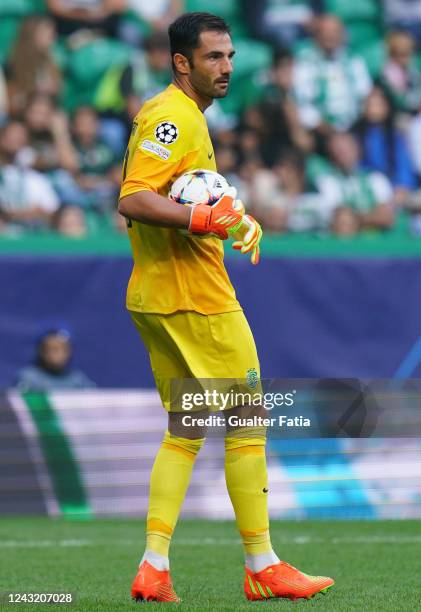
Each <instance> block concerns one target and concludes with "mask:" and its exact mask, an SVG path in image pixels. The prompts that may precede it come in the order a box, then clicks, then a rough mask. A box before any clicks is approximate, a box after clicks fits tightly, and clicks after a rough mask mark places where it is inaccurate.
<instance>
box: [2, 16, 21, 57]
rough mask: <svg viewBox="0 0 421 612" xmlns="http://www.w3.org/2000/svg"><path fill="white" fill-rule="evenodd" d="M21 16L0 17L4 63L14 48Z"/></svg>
mask: <svg viewBox="0 0 421 612" xmlns="http://www.w3.org/2000/svg"><path fill="white" fill-rule="evenodd" d="M20 23H21V19H20V18H19V17H10V16H5V17H3V16H1V17H0V63H2V64H4V63H5V61H6V60H7V58H8V56H9V53H10V51H11V49H12V46H13V43H14V41H15V39H16V35H17V32H18V29H19V25H20Z"/></svg>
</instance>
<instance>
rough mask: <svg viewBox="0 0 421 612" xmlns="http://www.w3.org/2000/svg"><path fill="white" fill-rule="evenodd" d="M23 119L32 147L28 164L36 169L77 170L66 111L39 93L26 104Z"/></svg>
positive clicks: (46, 170) (42, 170)
mask: <svg viewBox="0 0 421 612" xmlns="http://www.w3.org/2000/svg"><path fill="white" fill-rule="evenodd" d="M25 122H26V127H27V128H28V130H29V145H30V148H31V149H32V151H33V161H32V164H31V166H32V167H33V168H34V169H35V170H39V171H40V172H50V171H53V170H57V169H58V168H62V169H64V170H68V171H69V172H75V171H76V170H77V167H78V165H77V164H78V162H77V155H76V152H75V150H74V147H73V145H72V142H71V137H70V130H69V125H68V119H67V115H65V113H64V112H63V111H61V110H58V109H57V107H56V106H55V104H54V103H53V101H52V100H51V98H49V97H48V96H45V95H41V94H38V95H36V96H34V97H33V98H32V99H31V100H30V101H29V104H28V106H27V109H26V112H25Z"/></svg>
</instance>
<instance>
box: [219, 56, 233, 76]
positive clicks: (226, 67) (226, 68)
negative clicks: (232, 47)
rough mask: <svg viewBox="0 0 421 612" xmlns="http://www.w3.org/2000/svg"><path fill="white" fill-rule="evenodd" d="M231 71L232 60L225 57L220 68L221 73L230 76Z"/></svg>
mask: <svg viewBox="0 0 421 612" xmlns="http://www.w3.org/2000/svg"><path fill="white" fill-rule="evenodd" d="M232 71H233V65H232V59H231V58H230V57H226V58H225V61H224V63H223V66H222V72H223V73H224V74H231V73H232Z"/></svg>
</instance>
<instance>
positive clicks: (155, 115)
mask: <svg viewBox="0 0 421 612" xmlns="http://www.w3.org/2000/svg"><path fill="white" fill-rule="evenodd" d="M197 168H204V169H207V170H216V164H215V154H214V151H213V147H212V143H211V140H210V137H209V132H208V127H207V124H206V119H205V117H204V115H203V113H202V112H201V111H200V109H199V107H198V106H197V104H196V102H194V100H192V99H191V98H189V97H188V96H186V94H184V93H183V92H182V91H181V90H180V89H179V88H178V87H176V86H175V85H170V86H169V87H168V88H167V89H165V91H163V92H162V93H160V94H158V95H157V96H155V97H154V98H152V99H151V100H148V101H147V102H146V103H145V104H144V105H143V106H142V108H141V110H140V111H139V113H138V114H137V116H136V118H135V121H134V123H133V130H132V134H131V137H130V140H129V144H128V147H127V151H126V155H125V158H124V167H123V182H122V187H121V192H120V198H123V197H124V196H127V195H130V194H132V193H136V192H138V191H144V190H147V191H154V192H155V193H159V194H160V195H162V196H164V197H167V195H168V192H169V190H170V188H171V185H172V183H173V182H174V181H175V180H176V178H177V177H178V176H180V175H181V174H184V172H187V171H188V170H195V169H197ZM128 233H129V238H130V243H131V247H132V252H133V259H134V266H133V270H132V274H131V277H130V281H129V285H128V288H127V302H126V303H127V308H128V309H129V310H133V311H137V312H145V313H147V312H149V313H160V314H169V313H172V312H176V311H181V310H187V311H189V310H190V311H196V312H199V313H202V314H217V313H222V312H231V311H235V310H241V306H240V305H239V303H238V301H237V299H236V297H235V291H234V289H233V287H232V285H231V282H230V280H229V278H228V274H227V272H226V270H225V266H224V263H223V256H224V250H223V245H222V241H221V240H219V239H218V238H214V237H209V238H199V237H196V236H187V235H185V234H184V233H182V232H180V231H179V230H177V229H173V228H163V227H155V226H151V225H145V224H143V223H140V222H138V221H133V220H129V222H128Z"/></svg>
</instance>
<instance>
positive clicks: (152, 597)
mask: <svg viewBox="0 0 421 612" xmlns="http://www.w3.org/2000/svg"><path fill="white" fill-rule="evenodd" d="M132 599H135V600H136V601H166V602H169V601H173V602H175V603H179V602H180V601H181V600H180V598H179V597H177V594H176V592H175V591H174V589H173V586H172V582H171V578H170V573H169V571H168V570H162V571H160V570H157V569H156V568H155V567H154V566H153V565H151V564H150V563H148V562H147V561H143V563H142V564H141V566H140V567H139V571H138V572H137V574H136V578H135V579H134V580H133V584H132Z"/></svg>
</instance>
